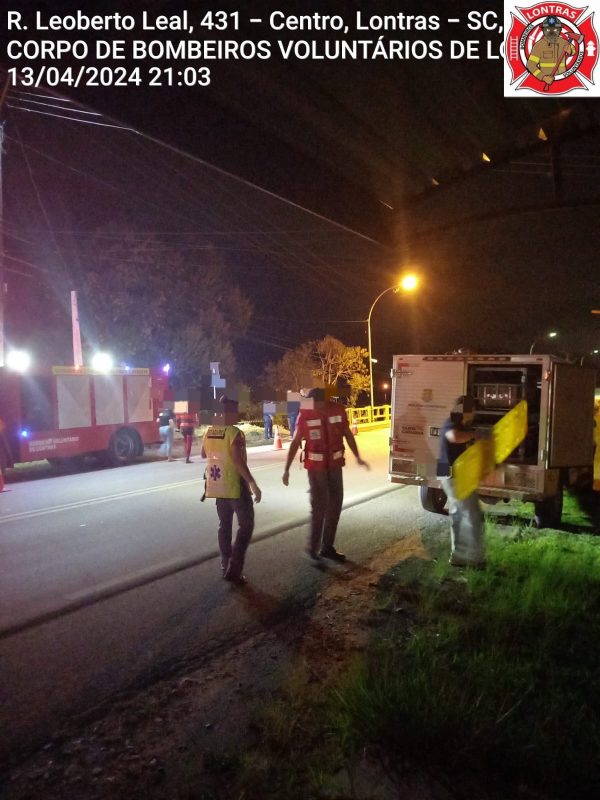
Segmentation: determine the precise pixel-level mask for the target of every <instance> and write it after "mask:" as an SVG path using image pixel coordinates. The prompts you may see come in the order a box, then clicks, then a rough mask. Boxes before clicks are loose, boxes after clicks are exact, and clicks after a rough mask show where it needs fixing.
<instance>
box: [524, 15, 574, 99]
mask: <svg viewBox="0 0 600 800" xmlns="http://www.w3.org/2000/svg"><path fill="white" fill-rule="evenodd" d="M561 31H562V23H561V21H560V20H559V19H558V17H554V16H550V17H546V19H545V20H544V21H543V22H542V33H543V36H542V38H541V39H540V40H539V41H538V42H536V43H535V44H534V46H533V47H532V48H531V53H530V55H529V58H528V60H527V69H528V70H529V72H531V74H532V75H533V76H534V78H537V79H538V80H540V81H542V82H543V83H546V84H548V86H550V85H551V84H553V83H554V76H555V75H556V74H558V75H561V74H562V73H563V72H565V70H566V69H567V56H568V55H569V56H572V55H573V54H574V53H575V46H574V45H573V44H572V43H571V42H569V41H567V40H566V39H563V38H562V36H561V35H560V33H561Z"/></svg>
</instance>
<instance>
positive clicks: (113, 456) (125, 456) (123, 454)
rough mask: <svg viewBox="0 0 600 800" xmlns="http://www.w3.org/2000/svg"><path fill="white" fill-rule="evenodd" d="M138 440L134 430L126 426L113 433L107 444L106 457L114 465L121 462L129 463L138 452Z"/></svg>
mask: <svg viewBox="0 0 600 800" xmlns="http://www.w3.org/2000/svg"><path fill="white" fill-rule="evenodd" d="M139 448H140V442H139V436H138V434H137V432H136V431H132V430H129V429H128V428H121V430H118V431H116V432H115V433H113V435H112V437H111V440H110V444H109V446H108V457H109V459H110V463H111V464H113V465H114V466H115V467H118V466H120V465H121V464H131V462H132V461H135V458H136V456H137V454H138V452H139Z"/></svg>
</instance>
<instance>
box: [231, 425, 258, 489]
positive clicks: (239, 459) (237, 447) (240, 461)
mask: <svg viewBox="0 0 600 800" xmlns="http://www.w3.org/2000/svg"><path fill="white" fill-rule="evenodd" d="M231 460H232V461H233V463H234V466H235V468H236V469H237V471H238V472H239V474H240V477H241V478H243V479H244V480H245V481H246V483H247V484H248V486H249V487H250V491H251V492H252V494H253V495H254V502H255V503H260V500H261V497H262V492H261V490H260V489H259V488H258V484H257V483H256V481H255V480H254V478H253V477H252V473H251V472H250V470H249V469H248V464H247V463H246V450H245V448H244V441H243V439H242V436H241V434H238V435H237V436H236V437H235V439H234V440H233V442H232V443H231Z"/></svg>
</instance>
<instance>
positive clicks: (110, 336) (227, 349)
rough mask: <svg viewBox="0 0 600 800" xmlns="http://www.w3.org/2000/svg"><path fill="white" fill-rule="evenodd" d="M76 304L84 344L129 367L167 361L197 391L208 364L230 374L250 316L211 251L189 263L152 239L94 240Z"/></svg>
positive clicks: (179, 378) (181, 383)
mask: <svg viewBox="0 0 600 800" xmlns="http://www.w3.org/2000/svg"><path fill="white" fill-rule="evenodd" d="M80 298H81V306H82V314H81V318H82V333H83V334H84V336H85V339H86V341H87V342H88V343H90V344H92V345H93V346H95V347H102V348H109V349H110V350H111V352H113V353H114V354H115V356H117V357H118V358H119V359H120V360H123V361H126V362H127V363H131V364H133V365H138V366H153V365H158V364H160V363H164V362H165V361H168V362H169V363H170V364H171V365H172V367H173V374H174V379H175V382H176V385H179V386H193V385H198V383H199V381H200V377H201V376H202V375H204V374H206V373H207V372H208V370H209V362H210V361H220V362H221V366H222V372H223V374H225V375H229V376H231V375H232V374H233V372H234V370H235V358H234V354H233V343H234V342H235V340H236V339H238V338H240V337H241V336H243V334H244V332H245V331H246V328H247V326H248V323H249V321H250V316H251V305H250V302H249V301H248V300H247V299H246V298H245V297H244V296H243V295H242V293H241V291H240V290H239V289H238V288H237V287H236V286H235V285H233V284H232V282H231V278H230V276H228V275H227V272H226V267H225V264H224V263H223V261H222V259H221V258H220V256H219V255H218V254H217V253H216V251H214V250H212V249H209V250H206V251H204V252H203V257H202V263H197V261H195V260H192V259H190V258H189V256H188V255H187V254H182V253H181V252H179V251H177V250H175V249H174V248H173V247H172V245H169V244H168V243H166V242H163V241H162V240H161V239H160V237H157V236H145V237H144V238H142V239H140V238H139V236H137V237H136V236H134V235H132V234H123V235H122V236H121V237H120V238H119V239H117V240H116V241H115V240H113V241H112V243H111V244H109V245H108V246H107V245H106V241H105V240H104V241H102V243H101V241H100V240H99V242H98V246H97V248H96V253H95V255H94V256H93V257H92V259H91V263H90V266H89V269H88V270H87V271H86V273H85V275H84V277H83V280H82V286H81V291H80ZM84 322H85V324H84Z"/></svg>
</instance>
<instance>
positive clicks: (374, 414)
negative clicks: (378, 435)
mask: <svg viewBox="0 0 600 800" xmlns="http://www.w3.org/2000/svg"><path fill="white" fill-rule="evenodd" d="M391 409H392V407H391V406H390V405H387V406H365V407H364V408H348V409H346V411H347V413H348V419H349V420H350V424H351V425H352V424H353V423H354V422H356V424H357V425H371V424H373V423H376V422H389V421H390V419H391Z"/></svg>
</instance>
